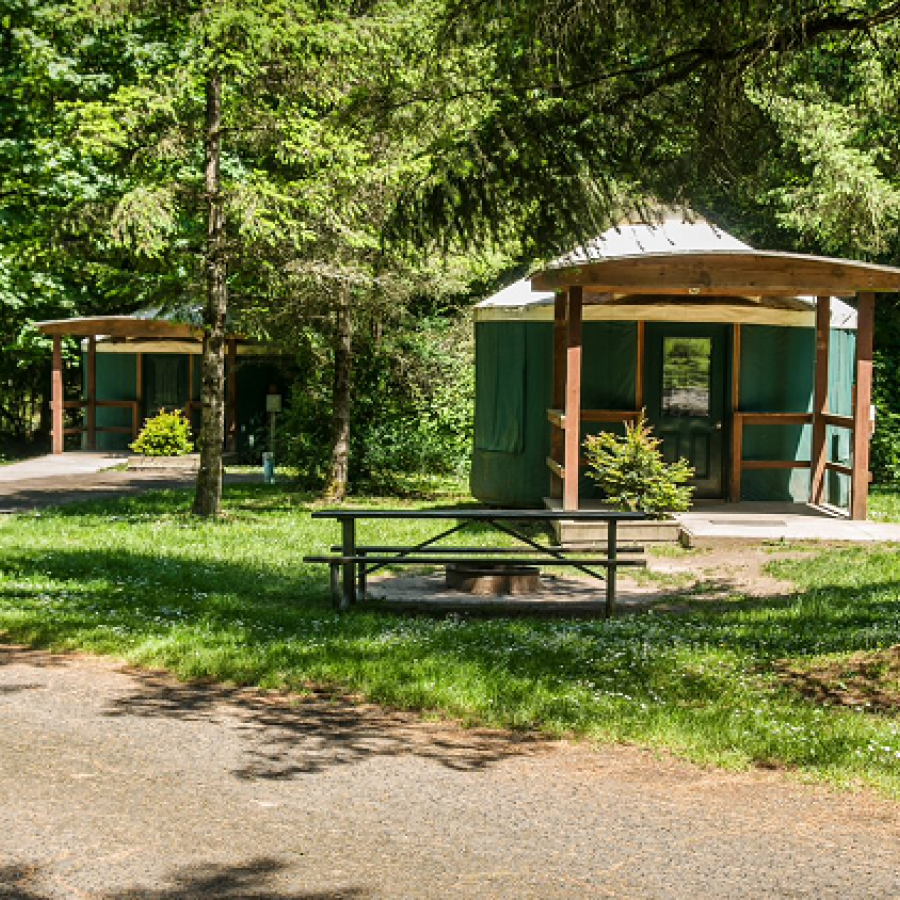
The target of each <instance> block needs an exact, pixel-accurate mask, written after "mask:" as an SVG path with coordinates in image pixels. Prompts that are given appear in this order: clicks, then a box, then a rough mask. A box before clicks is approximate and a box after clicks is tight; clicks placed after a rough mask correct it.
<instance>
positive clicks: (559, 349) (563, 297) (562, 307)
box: [550, 291, 568, 499]
mask: <svg viewBox="0 0 900 900" xmlns="http://www.w3.org/2000/svg"><path fill="white" fill-rule="evenodd" d="M567 303H568V295H567V294H566V292H565V291H557V292H556V295H555V297H554V300H553V408H554V409H556V410H561V409H562V408H563V406H564V405H565V402H566V305H567ZM564 453H565V438H564V436H563V433H562V432H561V431H560V430H559V429H558V428H554V429H553V433H552V434H551V435H550V456H551V458H552V459H553V460H554V462H556V463H557V464H558V465H559V469H560V471H557V470H556V469H553V470H552V473H553V474H552V475H551V477H550V496H551V497H555V498H557V499H558V498H561V497H562V493H563V475H562V460H563V454H564Z"/></svg>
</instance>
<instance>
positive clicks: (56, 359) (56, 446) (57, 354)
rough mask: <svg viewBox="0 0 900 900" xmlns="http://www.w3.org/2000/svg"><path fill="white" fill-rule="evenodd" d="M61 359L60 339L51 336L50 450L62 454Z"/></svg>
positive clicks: (56, 336)
mask: <svg viewBox="0 0 900 900" xmlns="http://www.w3.org/2000/svg"><path fill="white" fill-rule="evenodd" d="M63 438H64V435H63V359H62V337H61V336H60V335H58V334H54V335H53V368H52V370H51V374H50V450H51V452H52V453H62V452H63Z"/></svg>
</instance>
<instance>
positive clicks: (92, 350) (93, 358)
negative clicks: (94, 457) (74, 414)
mask: <svg viewBox="0 0 900 900" xmlns="http://www.w3.org/2000/svg"><path fill="white" fill-rule="evenodd" d="M87 446H88V450H96V449H97V336H96V335H93V334H92V335H91V336H90V337H89V338H88V357H87Z"/></svg>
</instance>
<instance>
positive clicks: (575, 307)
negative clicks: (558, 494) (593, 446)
mask: <svg viewBox="0 0 900 900" xmlns="http://www.w3.org/2000/svg"><path fill="white" fill-rule="evenodd" d="M583 303H584V291H583V289H582V288H581V287H579V286H575V287H572V288H570V289H569V302H568V304H567V305H568V316H567V322H566V405H565V410H566V422H567V423H568V427H567V428H566V431H565V455H564V462H563V468H564V469H565V471H566V478H565V480H564V482H563V509H578V457H579V455H580V450H581V356H582V352H581V348H582V327H581V326H582V313H583Z"/></svg>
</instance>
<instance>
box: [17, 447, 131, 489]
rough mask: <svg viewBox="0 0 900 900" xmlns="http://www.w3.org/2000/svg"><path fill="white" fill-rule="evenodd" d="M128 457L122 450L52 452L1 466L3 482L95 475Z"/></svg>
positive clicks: (118, 464)
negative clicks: (113, 451) (108, 451)
mask: <svg viewBox="0 0 900 900" xmlns="http://www.w3.org/2000/svg"><path fill="white" fill-rule="evenodd" d="M127 459H128V457H127V456H125V455H124V454H121V453H52V454H47V455H46V456H35V457H33V458H31V459H23V460H22V461H21V462H14V463H10V464H9V465H6V466H0V484H5V483H8V482H14V481H33V480H43V479H47V478H67V477H69V476H70V475H96V474H97V472H102V471H104V470H105V469H112V468H115V467H116V466H121V465H123V464H124V463H125V461H126V460H127Z"/></svg>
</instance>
